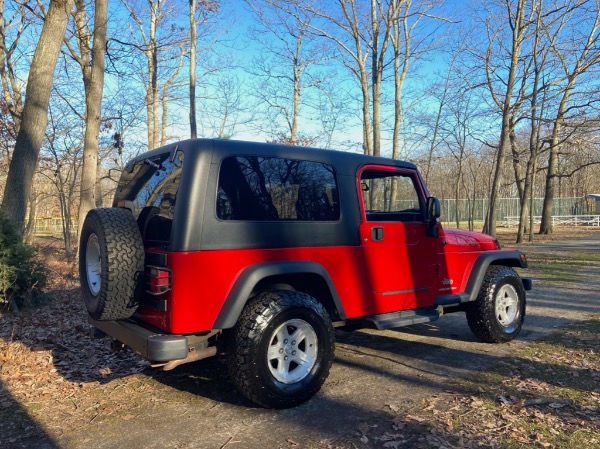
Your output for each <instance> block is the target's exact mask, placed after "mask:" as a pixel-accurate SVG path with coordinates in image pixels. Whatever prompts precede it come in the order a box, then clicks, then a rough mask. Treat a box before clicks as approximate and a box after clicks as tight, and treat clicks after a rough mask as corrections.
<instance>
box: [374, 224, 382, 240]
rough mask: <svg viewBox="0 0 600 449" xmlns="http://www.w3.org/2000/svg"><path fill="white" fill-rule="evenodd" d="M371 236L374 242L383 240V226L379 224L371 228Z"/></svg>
mask: <svg viewBox="0 0 600 449" xmlns="http://www.w3.org/2000/svg"><path fill="white" fill-rule="evenodd" d="M371 238H372V239H373V241H374V242H379V241H381V240H383V228H382V227H381V226H376V227H374V228H373V229H371Z"/></svg>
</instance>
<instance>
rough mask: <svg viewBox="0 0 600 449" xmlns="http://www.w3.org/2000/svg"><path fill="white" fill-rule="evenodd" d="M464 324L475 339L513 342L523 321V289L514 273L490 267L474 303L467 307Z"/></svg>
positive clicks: (501, 268)
mask: <svg viewBox="0 0 600 449" xmlns="http://www.w3.org/2000/svg"><path fill="white" fill-rule="evenodd" d="M466 312H467V322H468V323H469V327H470V328H471V331H472V332H473V334H475V336H476V337H477V338H479V339H480V340H481V341H484V342H486V343H502V342H507V341H510V340H512V339H513V338H515V337H516V336H517V335H518V334H519V332H520V331H521V327H522V326H523V320H524V319H525V289H524V288H523V282H522V281H521V278H520V277H519V275H518V274H517V273H516V272H515V270H514V269H512V268H510V267H504V266H490V267H489V268H488V270H487V272H486V274H485V278H484V280H483V284H482V285H481V289H480V290H479V295H478V296H477V299H476V300H475V301H474V302H472V303H470V304H469V305H468V307H467V310H466Z"/></svg>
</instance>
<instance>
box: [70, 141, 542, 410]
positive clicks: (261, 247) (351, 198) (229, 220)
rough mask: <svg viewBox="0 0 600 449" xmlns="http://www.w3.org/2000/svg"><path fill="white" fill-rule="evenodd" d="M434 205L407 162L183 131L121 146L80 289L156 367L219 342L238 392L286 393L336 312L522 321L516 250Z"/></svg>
mask: <svg viewBox="0 0 600 449" xmlns="http://www.w3.org/2000/svg"><path fill="white" fill-rule="evenodd" d="M439 216H440V205H439V201H438V200H437V199H436V198H433V197H430V196H429V194H428V192H427V188H426V186H425V184H424V182H423V179H422V178H421V176H420V175H419V172H418V171H417V168H416V167H415V166H414V165H413V164H410V163H407V162H402V161H397V160H391V159H385V158H379V157H370V156H364V155H358V154H352V153H346V152H340V151H333V150H321V149H313V148H304V147H290V146H283V145H271V144H261V143H248V142H236V141H227V140H208V139H197V140H187V141H183V142H179V143H177V144H173V145H168V146H165V147H163V148H159V149H156V150H154V151H150V152H148V153H145V154H142V155H140V156H138V157H136V158H135V159H133V160H132V161H130V162H129V163H128V164H127V166H126V167H125V170H124V172H123V174H122V176H121V180H120V182H119V185H118V188H117V192H116V195H115V199H114V203H113V207H112V208H106V209H95V210H92V211H90V213H89V214H88V216H87V217H86V220H85V223H84V226H83V230H82V233H81V242H80V257H79V260H80V276H81V287H82V290H83V297H84V300H85V304H86V306H87V310H88V311H89V314H90V323H91V324H92V325H93V326H94V327H95V328H97V329H98V330H100V331H102V333H105V334H108V335H109V336H110V337H111V338H112V339H113V340H114V341H115V342H118V344H119V345H124V346H127V347H129V348H131V349H132V350H133V351H135V352H137V353H139V354H141V355H142V356H143V357H145V358H147V359H149V360H151V361H152V362H154V363H162V364H164V369H172V368H174V367H175V366H177V365H180V364H182V363H186V362H190V361H194V360H199V359H202V358H205V357H208V356H212V355H215V354H217V353H224V354H226V358H227V364H228V369H229V371H230V375H231V379H232V381H233V383H234V384H235V386H236V387H237V389H238V390H239V391H240V392H242V393H243V394H244V395H245V396H247V397H248V398H249V399H251V400H252V401H255V402H257V403H259V404H262V405H263V406H267V407H276V408H283V407H291V406H294V405H297V404H300V403H302V402H303V401H306V400H307V399H309V398H310V397H312V396H313V395H314V394H315V393H316V392H317V391H318V390H319V388H320V387H321V385H322V384H323V382H324V381H325V379H326V377H327V375H328V373H329V369H330V366H331V363H332V360H333V357H334V328H337V327H342V328H347V329H352V328H360V327H372V328H377V329H389V328H395V327H400V326H406V325H410V324H415V323H424V322H430V321H434V320H437V319H438V318H439V317H440V316H442V315H443V314H444V313H449V312H457V311H463V312H466V315H467V322H468V324H469V326H470V328H471V330H472V331H473V333H474V334H475V335H476V336H477V337H478V338H479V339H481V340H483V341H485V342H505V341H509V340H511V339H513V338H514V337H515V336H516V335H517V334H518V333H519V331H520V330H521V326H522V324H523V319H524V316H525V290H529V289H530V288H531V281H530V280H529V279H525V278H520V277H519V275H518V274H517V273H516V272H515V270H514V269H513V267H521V268H525V267H526V266H527V261H526V258H525V255H524V254H523V253H522V252H520V251H515V250H503V249H501V248H500V246H499V244H498V242H497V241H496V240H495V239H493V238H491V237H489V236H486V235H482V234H477V233H472V232H465V231H460V230H455V229H443V228H442V227H441V225H440V223H439V220H438V218H439Z"/></svg>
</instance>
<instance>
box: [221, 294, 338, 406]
mask: <svg viewBox="0 0 600 449" xmlns="http://www.w3.org/2000/svg"><path fill="white" fill-rule="evenodd" d="M334 347H335V342H334V333H333V326H332V325H331V320H330V318H329V314H328V313H327V311H326V310H325V308H324V307H323V305H322V304H320V303H319V302H318V301H317V300H316V299H314V298H312V297H311V296H308V295H305V294H303V293H300V292H295V291H267V292H263V293H261V294H260V295H258V296H257V297H256V298H255V299H253V300H252V301H251V302H249V303H248V304H247V305H246V308H245V309H244V311H243V312H242V315H241V316H240V318H239V320H238V322H237V324H236V326H235V327H234V328H233V329H232V333H231V335H230V340H229V344H228V350H227V365H228V368H229V373H230V376H231V379H232V381H233V383H234V385H235V386H236V388H237V389H238V390H239V391H240V392H241V393H242V394H243V395H244V396H246V397H247V398H248V399H250V400H251V401H254V402H256V403H257V404H260V405H263V406H265V407H272V408H287V407H294V406H296V405H299V404H301V403H302V402H305V401H307V400H308V399H310V398H311V397H312V396H314V395H315V394H316V393H317V392H318V391H319V389H320V388H321V385H323V382H324V381H325V379H326V378H327V376H328V374H329V369H330V367H331V363H332V361H333V354H334Z"/></svg>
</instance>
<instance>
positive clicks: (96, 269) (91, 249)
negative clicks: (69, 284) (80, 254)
mask: <svg viewBox="0 0 600 449" xmlns="http://www.w3.org/2000/svg"><path fill="white" fill-rule="evenodd" d="M85 274H86V276H87V283H88V286H89V289H90V292H91V293H92V295H94V296H96V295H97V294H98V293H99V292H100V287H101V286H102V278H101V276H102V260H101V259H100V243H99V242H98V237H97V236H96V234H90V237H89V238H88V241H87V245H86V250H85Z"/></svg>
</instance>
